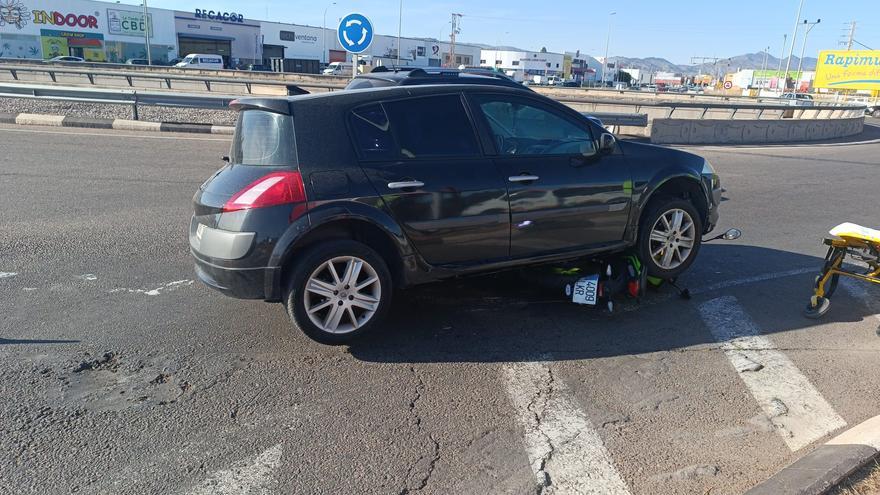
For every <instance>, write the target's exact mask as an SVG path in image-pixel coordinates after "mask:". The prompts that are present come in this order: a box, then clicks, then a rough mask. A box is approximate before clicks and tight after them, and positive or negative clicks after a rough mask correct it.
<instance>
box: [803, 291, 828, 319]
mask: <svg viewBox="0 0 880 495" xmlns="http://www.w3.org/2000/svg"><path fill="white" fill-rule="evenodd" d="M830 309H831V300H830V299H828V298H827V297H818V296H813V298H812V299H811V300H810V304H807V308H806V309H804V316H806V317H807V318H809V319H811V320H818V319H819V318H821V317H823V316H825V314H826V313H828V310H830Z"/></svg>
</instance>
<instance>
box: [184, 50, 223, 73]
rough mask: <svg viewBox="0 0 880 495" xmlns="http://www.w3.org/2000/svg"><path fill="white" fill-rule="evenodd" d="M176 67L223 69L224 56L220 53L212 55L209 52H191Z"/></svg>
mask: <svg viewBox="0 0 880 495" xmlns="http://www.w3.org/2000/svg"><path fill="white" fill-rule="evenodd" d="M175 67H181V68H184V69H214V70H220V69H223V67H224V65H223V57H221V56H220V55H211V54H208V53H190V54H189V55H187V56H186V57H183V60H181V61H180V62H178V63H177V64H176V65H175Z"/></svg>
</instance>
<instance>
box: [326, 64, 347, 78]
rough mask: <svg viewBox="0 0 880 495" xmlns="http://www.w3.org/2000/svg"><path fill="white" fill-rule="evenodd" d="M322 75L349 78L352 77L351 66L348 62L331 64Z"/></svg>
mask: <svg viewBox="0 0 880 495" xmlns="http://www.w3.org/2000/svg"><path fill="white" fill-rule="evenodd" d="M321 73H322V74H324V75H325V76H348V75H351V64H350V63H348V62H330V64H329V65H327V67H325V68H324V70H323V71H322V72H321Z"/></svg>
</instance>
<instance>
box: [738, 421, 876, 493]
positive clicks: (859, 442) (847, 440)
mask: <svg viewBox="0 0 880 495" xmlns="http://www.w3.org/2000/svg"><path fill="white" fill-rule="evenodd" d="M878 455H880V416H875V417H873V418H871V419H869V420H867V421H865V422H863V423H861V424H859V425H857V426H854V427H852V428H850V429H849V430H847V431H845V432H843V433H841V434H840V435H838V436H836V437H834V438H832V439H831V440H829V441H828V442H826V443H825V445H822V446H821V447H819V448H817V449H816V450H814V451H813V452H810V453H809V454H807V455H805V456H804V457H802V458H800V459H798V460H797V461H795V462H793V463H792V464H790V465H789V466H787V467H785V468H783V469H782V471H779V472H778V473H776V474H775V475H773V477H771V478H770V479H769V480H767V481H765V482H763V483H760V484H759V485H757V486H755V487H754V488H752V489H751V490H749V491H747V492H746V495H779V494H797V495H822V494H824V493H826V492H828V490H830V489H832V488H834V487H836V486H837V485H838V484H839V483H840V482H841V481H843V480H844V479H845V478H846V477H847V476H849V475H850V474H852V473H853V472H855V471H857V470H859V469H861V468H862V467H864V466H865V465H866V464H868V463H869V462H871V461H872V460H874V459H875V458H877V456H878Z"/></svg>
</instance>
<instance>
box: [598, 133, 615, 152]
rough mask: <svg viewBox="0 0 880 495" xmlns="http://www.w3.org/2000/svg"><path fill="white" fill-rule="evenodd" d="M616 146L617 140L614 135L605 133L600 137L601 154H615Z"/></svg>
mask: <svg viewBox="0 0 880 495" xmlns="http://www.w3.org/2000/svg"><path fill="white" fill-rule="evenodd" d="M616 144H617V139H615V138H614V135H612V134H609V133H607V132H603V133H602V135H601V136H599V153H602V154H603V155H610V154H611V153H613V152H614V147H615V146H616Z"/></svg>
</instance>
